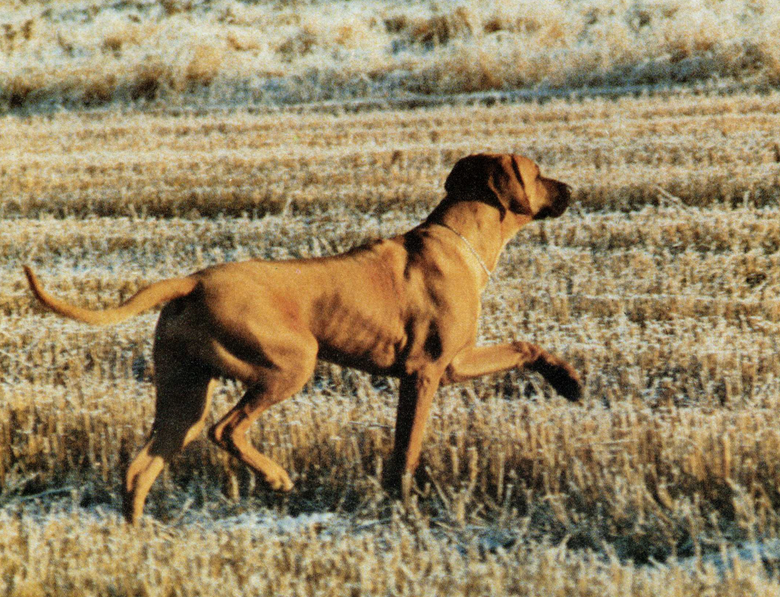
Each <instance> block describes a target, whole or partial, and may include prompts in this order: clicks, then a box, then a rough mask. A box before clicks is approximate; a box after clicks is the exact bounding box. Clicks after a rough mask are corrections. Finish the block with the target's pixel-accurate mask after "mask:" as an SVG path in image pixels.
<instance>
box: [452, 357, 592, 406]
mask: <svg viewBox="0 0 780 597" xmlns="http://www.w3.org/2000/svg"><path fill="white" fill-rule="evenodd" d="M515 367H521V368H525V369H529V370H531V371H536V372H537V373H540V374H541V375H542V377H544V378H545V379H546V380H547V382H548V383H549V384H550V385H551V386H552V387H553V388H555V391H556V392H558V393H559V394H560V395H561V396H563V397H564V398H566V399H567V400H571V401H572V402H576V401H578V400H579V399H580V398H581V397H582V384H581V383H580V378H579V376H578V375H577V373H576V371H574V368H573V367H572V366H571V365H569V363H567V362H566V361H564V360H562V359H559V358H558V357H556V356H554V355H551V354H550V353H549V352H547V351H546V350H544V349H542V348H540V347H539V346H537V345H536V344H531V343H529V342H510V343H508V344H495V345H493V346H470V347H468V348H466V349H464V350H462V351H461V352H459V353H458V354H457V355H456V356H455V358H454V359H453V360H452V362H451V363H450V365H449V366H448V367H447V369H446V370H445V371H444V375H443V376H442V378H441V383H442V385H444V384H450V383H457V382H461V381H466V380H468V379H474V378H475V377H480V376H482V375H488V374H490V373H499V372H500V371H506V370H507V369H512V368H515Z"/></svg>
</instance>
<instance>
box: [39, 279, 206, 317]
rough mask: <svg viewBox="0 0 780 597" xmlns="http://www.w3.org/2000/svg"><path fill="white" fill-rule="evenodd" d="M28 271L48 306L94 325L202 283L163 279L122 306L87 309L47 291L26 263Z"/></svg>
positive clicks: (155, 302)
mask: <svg viewBox="0 0 780 597" xmlns="http://www.w3.org/2000/svg"><path fill="white" fill-rule="evenodd" d="M24 273H25V274H26V275H27V281H28V282H29V283H30V289H31V290H32V292H33V294H34V295H35V298H37V299H38V300H39V301H41V302H42V303H43V304H44V305H45V306H46V307H48V308H49V309H51V310H52V311H54V312H55V313H57V314H59V315H62V316H63V317H67V318H69V319H75V320H76V321H83V322H84V323H91V324H93V325H108V324H112V323H119V322H120V321H124V320H125V319H128V318H130V317H133V316H134V315H138V314H139V313H141V312H143V311H146V310H147V309H151V308H152V307H156V306H157V305H160V304H162V303H166V302H168V301H171V300H173V299H176V298H180V297H182V296H186V295H188V294H189V293H190V292H192V291H193V290H194V289H195V286H197V284H198V279H197V278H196V277H194V276H190V277H186V278H171V279H169V280H161V281H160V282H155V283H154V284H151V285H150V286H147V287H146V288H142V289H141V290H139V291H138V292H137V293H135V294H134V295H133V296H131V297H130V298H129V299H127V300H126V301H125V302H124V303H122V304H121V305H119V306H118V307H114V308H112V309H102V310H100V309H84V308H83V307H77V306H75V305H71V304H69V303H66V302H65V301H63V300H61V299H58V298H55V297H53V296H52V295H50V294H49V293H48V292H46V291H45V290H44V289H43V286H42V285H41V283H40V281H39V280H38V276H36V275H35V273H34V272H33V271H32V270H31V269H30V268H29V267H27V266H26V265H25V266H24Z"/></svg>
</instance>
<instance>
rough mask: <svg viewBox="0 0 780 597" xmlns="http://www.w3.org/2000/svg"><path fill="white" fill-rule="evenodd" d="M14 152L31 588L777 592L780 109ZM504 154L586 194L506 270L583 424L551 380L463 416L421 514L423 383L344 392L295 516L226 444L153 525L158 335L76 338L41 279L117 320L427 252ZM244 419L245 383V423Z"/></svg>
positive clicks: (24, 134) (373, 121)
mask: <svg viewBox="0 0 780 597" xmlns="http://www.w3.org/2000/svg"><path fill="white" fill-rule="evenodd" d="M0 129H1V130H2V131H3V135H2V136H0V216H2V218H3V221H2V225H0V247H1V248H0V256H2V258H1V259H0V271H1V272H2V276H1V277H0V318H2V326H0V371H3V379H2V380H1V383H0V525H2V528H3V533H0V571H2V574H0V579H2V580H0V583H1V584H0V593H1V594H7V595H23V594H57V595H68V594H73V595H76V594H78V595H84V594H118V595H130V594H132V595H135V594H154V595H157V594H171V593H175V594H200V595H203V594H215V595H216V594H220V595H223V594H238V593H239V592H242V593H244V592H247V591H249V592H251V593H256V594H265V593H267V592H271V591H272V590H273V591H274V592H277V593H279V594H284V595H309V594H322V595H329V594H332V595H343V594H350V593H351V594H354V595H362V594H378V595H390V594H399V595H417V594H420V595H422V594H436V593H437V592H438V593H440V594H448V595H460V594H463V595H466V594H469V595H474V594H485V595H487V594H500V593H502V592H503V593H506V594H520V595H523V594H528V595H533V594H544V595H605V594H609V595H629V594H630V595H653V596H654V597H655V596H662V595H691V594H710V595H729V596H731V595H756V594H771V593H774V592H777V591H778V588H779V587H778V576H777V567H778V562H779V561H780V549H778V547H777V538H778V532H779V531H780V517H779V516H778V514H780V490H779V489H778V488H780V424H778V418H777V413H778V407H779V406H780V404H778V402H780V358H778V349H777V342H778V338H780V333H779V332H780V330H779V328H780V263H778V261H780V184H779V183H780V180H778V179H779V178H780V149H778V144H777V143H778V141H777V137H776V133H775V131H777V130H780V95H779V94H777V93H767V94H764V95H756V94H737V95H732V96H725V97H723V96H706V95H704V96H701V95H695V94H686V93H681V94H678V95H674V96H665V97H660V98H658V97H642V98H625V99H620V100H617V101H607V100H596V99H594V100H589V101H582V102H569V101H563V100H557V101H550V102H546V103H541V104H540V103H527V104H516V105H501V106H493V107H452V106H449V107H446V106H444V107H438V108H431V109H426V110H412V111H391V110H383V111H369V112H364V113H358V114H350V113H339V112H338V111H337V112H329V113H322V112H317V111H311V110H302V109H295V110H293V109H290V110H282V109H278V110H256V109H252V110H245V109H240V108H235V109H230V110H221V111H220V110H204V111H192V110H180V109H175V110H174V109H170V110H167V109H166V110H155V111H148V110H147V111H144V110H136V109H127V110H118V109H111V110H106V111H101V112H64V113H61V114H53V115H47V116H30V117H27V118H24V119H21V118H16V117H5V118H3V119H2V120H1V121H0ZM21 138H24V139H25V145H24V147H22V146H21V145H20V144H19V141H18V140H19V139H21ZM481 150H491V151H516V152H520V153H524V154H526V155H528V156H530V157H532V158H533V159H535V160H537V161H538V162H539V163H540V164H541V165H542V168H543V172H545V173H546V174H548V175H550V176H553V177H556V178H559V179H561V180H564V181H567V182H569V183H571V184H572V185H573V186H574V187H575V189H576V191H575V203H576V205H575V207H574V208H572V209H571V210H569V211H568V212H567V213H566V214H565V215H564V216H563V217H561V218H560V219H558V220H549V221H544V222H538V223H533V224H531V225H530V226H529V227H528V228H526V229H525V230H524V231H522V232H521V233H520V235H519V236H518V238H517V239H516V240H515V241H513V242H512V243H511V244H510V245H509V246H508V247H507V250H506V252H505V254H504V256H503V258H502V261H501V264H500V267H499V269H498V270H497V271H496V273H495V275H494V278H493V280H492V281H491V283H490V285H489V286H488V288H487V290H486V292H485V294H484V311H483V317H482V327H481V336H482V340H483V341H484V342H494V341H500V340H508V339H512V338H518V339H520V338H525V339H529V340H532V341H534V342H538V343H539V344H541V345H542V346H545V347H547V348H549V349H551V350H553V351H555V352H557V353H558V354H560V355H562V356H564V357H565V358H567V359H568V360H570V361H571V362H572V363H573V364H574V366H575V367H576V368H577V369H578V370H579V371H580V372H581V374H582V375H583V376H584V378H585V385H586V399H585V401H584V404H583V405H582V406H572V405H570V404H568V403H566V402H565V401H563V400H562V399H560V398H558V397H556V396H553V395H552V392H551V390H550V389H549V388H548V387H547V386H545V385H544V383H543V382H542V381H541V379H540V378H537V377H535V376H533V375H524V374H519V373H510V374H507V375H503V376H498V377H496V378H486V379H484V380H479V381H477V382H473V383H468V384H464V385H461V386H455V387H451V388H447V389H443V390H440V391H439V394H438V397H437V400H436V402H435V403H434V409H433V413H432V418H431V422H430V426H429V432H428V438H427V442H426V444H425V447H424V452H423V466H424V467H425V469H426V471H427V479H428V480H427V482H426V483H424V484H422V485H421V486H419V487H417V488H416V489H415V490H414V491H413V492H412V494H411V495H410V496H409V498H408V499H407V500H405V501H404V502H401V503H396V502H393V501H391V500H390V499H389V498H387V496H385V495H384V493H383V492H382V491H381V489H380V487H379V483H378V475H379V473H380V472H381V467H382V462H383V460H384V459H385V458H386V457H387V456H388V455H389V452H390V449H391V440H392V423H393V409H394V405H395V395H394V392H395V389H396V384H395V382H393V381H387V380H384V379H380V378H372V377H370V376H367V375H363V374H358V373H354V372H351V371H347V370H341V369H339V368H337V367H335V366H329V365H322V366H320V367H319V368H318V370H317V372H316V374H315V376H314V378H313V379H312V381H311V382H310V383H309V384H308V385H307V386H306V388H305V389H304V390H303V391H302V392H301V393H300V394H298V395H297V396H295V397H294V398H292V399H290V400H289V401H287V402H286V403H283V404H281V405H279V406H277V407H275V408H274V409H272V410H271V411H269V412H268V413H267V414H266V415H264V416H263V418H262V419H261V421H260V422H259V423H258V424H257V425H256V428H255V429H254V430H253V440H254V441H255V442H256V443H257V444H258V445H260V446H262V449H263V450H264V451H266V452H268V453H269V455H270V456H271V457H273V458H275V459H277V460H278V461H279V462H280V463H282V464H283V465H284V466H285V467H286V468H287V469H288V470H289V471H290V472H291V474H292V475H293V477H294V481H295V482H296V489H295V490H294V491H293V492H292V493H291V494H289V495H287V496H278V495H275V494H271V493H269V492H267V491H266V490H265V489H264V488H263V487H261V486H260V484H259V483H257V484H256V483H255V479H254V478H253V476H252V475H250V474H249V473H248V472H247V471H246V470H245V469H243V468H242V467H241V466H239V465H238V464H236V463H235V462H233V461H231V460H229V459H228V458H227V457H226V456H224V455H223V454H221V453H218V452H217V450H216V449H215V448H213V447H212V446H211V445H210V444H209V443H208V442H207V441H206V440H205V438H204V439H203V440H201V441H197V442H196V443H194V444H193V445H192V446H191V447H190V448H188V449H187V451H186V452H185V453H184V454H183V455H182V456H181V457H180V458H179V459H178V460H177V461H176V462H175V463H174V465H173V466H172V467H171V468H170V470H168V471H167V472H166V473H165V475H164V476H163V477H162V478H161V479H160V480H159V481H158V483H157V484H156V485H155V487H154V488H153V490H152V493H151V495H150V500H149V503H148V506H147V520H146V522H145V524H144V525H143V526H142V528H141V529H140V530H139V531H132V530H130V529H127V528H125V527H124V526H123V525H122V524H121V523H120V522H119V515H118V512H119V500H118V493H119V492H118V489H119V486H120V483H121V471H122V468H123V467H124V466H125V465H126V463H127V461H128V459H129V458H131V457H132V456H133V455H134V453H135V452H136V451H137V450H138V449H139V448H140V446H141V444H142V442H143V439H144V436H145V435H146V433H147V432H148V430H149V425H150V423H151V418H152V414H153V396H152V385H151V375H152V371H151V365H150V352H151V340H152V330H153V325H154V320H155V314H147V315H143V316H141V317H138V318H137V319H134V320H132V321H131V322H128V323H126V324H122V325H120V326H117V327H115V328H109V329H97V328H89V327H86V326H84V325H81V324H77V323H73V322H68V321H63V320H61V319H58V318H57V317H55V316H53V315H50V314H48V313H44V312H42V311H41V310H40V309H39V308H38V307H37V306H36V305H35V304H34V303H33V301H32V299H31V296H30V294H29V292H28V290H27V289H26V285H25V283H24V279H23V275H22V272H21V265H22V263H28V264H31V265H33V266H34V267H35V268H36V270H37V271H39V273H40V275H41V278H42V280H43V281H44V282H45V283H46V284H47V286H48V287H49V288H50V289H51V290H52V291H54V292H56V293H57V294H59V295H61V296H63V297H65V298H67V299H69V300H71V301H73V302H78V303H80V304H83V305H90V306H98V305H109V304H114V303H115V302H116V301H118V300H120V299H121V298H123V297H127V296H129V295H130V294H131V293H133V292H134V291H135V290H137V289H138V288H139V287H141V286H142V285H144V284H147V283H149V282H151V281H153V280H157V279H159V278H161V277H166V276H173V275H179V274H182V273H185V272H189V271H192V270H194V269H197V268H201V267H204V266H206V265H210V264H213V263H219V262H222V261H226V260H236V259H247V258H254V257H262V258H288V257H302V256H315V255H325V254H332V253H335V252H339V251H343V250H346V249H348V248H350V247H352V246H355V245H357V244H360V243H362V242H364V241H366V240H369V239H372V238H375V237H377V236H388V235H392V234H395V233H398V232H402V231H405V230H406V229H408V228H410V227H412V226H414V225H415V224H416V223H417V222H419V220H420V219H421V218H423V217H424V216H425V215H426V214H427V212H428V211H429V210H430V209H431V208H432V206H433V205H435V203H436V202H437V201H438V200H439V199H440V198H441V197H442V195H443V181H444V177H445V176H446V174H447V172H448V171H449V169H450V168H451V166H452V164H453V163H454V162H455V161H456V160H457V159H458V158H459V157H461V156H463V155H465V154H468V153H473V152H477V151H481ZM240 393H241V388H239V387H238V386H237V385H236V384H233V383H230V382H228V383H225V384H223V385H222V387H221V389H220V390H219V392H218V393H217V396H216V397H215V404H214V407H213V409H212V410H213V417H216V416H218V415H219V414H221V413H223V412H224V411H225V410H226V409H227V408H228V405H229V404H230V403H232V402H233V401H235V400H236V399H237V398H238V396H239V395H240ZM740 550H741V551H740ZM85 562H88V564H85Z"/></svg>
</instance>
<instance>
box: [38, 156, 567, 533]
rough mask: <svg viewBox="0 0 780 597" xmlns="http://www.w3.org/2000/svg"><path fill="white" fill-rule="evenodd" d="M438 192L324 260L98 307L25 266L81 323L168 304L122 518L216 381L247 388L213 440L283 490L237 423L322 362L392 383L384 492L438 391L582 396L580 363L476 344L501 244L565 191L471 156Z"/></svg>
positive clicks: (562, 206) (213, 276) (496, 159)
mask: <svg viewBox="0 0 780 597" xmlns="http://www.w3.org/2000/svg"><path fill="white" fill-rule="evenodd" d="M444 189H445V197H444V199H443V200H442V201H441V203H439V205H438V206H437V207H436V208H435V209H434V210H433V212H432V213H431V214H430V215H429V216H428V218H427V219H426V220H425V221H424V222H423V223H422V224H420V225H419V226H417V227H416V228H414V229H413V230H411V231H410V232H407V233H406V234H403V235H400V236H396V237H394V238H388V239H383V240H377V241H375V242H371V243H368V244H366V245H363V246H360V247H357V248H354V249H352V250H350V251H348V252H346V253H343V254H340V255H335V256H330V257H321V258H313V259H293V260H286V261H263V260H251V261H243V262H235V263H225V264H222V265H217V266H214V267H209V268H207V269H204V270H201V271H198V272H196V273H194V274H191V275H189V276H185V277H181V278H172V279H168V280H163V281H159V282H156V283H153V284H151V285H150V286H147V287H145V288H143V289H142V290H140V291H139V292H138V293H136V294H135V295H134V296H132V297H131V298H130V299H129V300H127V301H126V302H124V303H123V304H121V305H119V306H118V307H115V308H109V309H105V310H90V309H84V308H81V307H78V306H74V305H71V304H68V303H66V302H65V301H62V300H60V299H57V298H55V297H53V296H51V295H50V294H48V293H47V292H46V291H45V290H44V289H43V287H42V286H41V283H40V282H39V281H38V279H37V277H36V275H35V274H34V273H33V271H32V270H31V269H30V268H29V267H27V266H25V267H24V270H25V274H26V276H27V280H28V282H29V285H30V288H31V290H32V292H33V294H34V295H35V296H36V297H37V299H38V300H39V301H40V302H41V303H43V305H45V306H46V307H47V308H48V309H50V310H52V311H54V312H55V313H57V314H59V315H61V316H64V317H67V318H70V319H74V320H77V321H82V322H85V323H90V324H97V325H102V324H114V323H118V322H121V321H123V320H125V319H127V318H129V317H132V316H134V315H137V314H139V313H141V312H142V311H145V310H147V309H150V308H152V307H155V306H158V305H161V304H164V306H163V308H162V311H161V313H160V317H159V319H158V322H157V326H156V329H155V335H154V349H153V359H154V378H155V379H154V383H155V390H156V413H155V418H154V423H153V426H152V431H151V434H150V436H149V439H148V441H147V443H146V444H145V446H144V447H143V449H142V450H141V451H140V453H139V454H138V455H137V456H136V458H135V459H134V460H133V461H132V462H131V464H130V466H129V467H128V469H127V473H126V476H125V481H124V487H123V511H124V516H125V518H126V520H127V521H128V522H129V523H131V524H135V523H137V522H138V520H139V518H140V517H141V515H142V513H143V507H144V502H145V500H146V497H147V494H148V493H149V490H150V488H151V486H152V484H153V483H154V480H155V479H156V478H157V476H158V475H159V474H160V472H161V471H162V470H163V467H164V465H165V463H167V462H169V461H170V460H171V458H172V457H173V456H174V455H175V454H176V453H178V452H179V451H180V450H182V449H183V448H184V447H185V446H186V445H187V444H189V443H190V442H191V441H192V440H193V439H195V438H196V437H197V436H198V435H199V434H200V433H201V431H202V430H203V429H204V427H205V421H206V415H207V412H208V409H209V405H210V402H211V391H212V388H213V386H214V383H215V381H216V379H218V378H220V377H228V378H233V379H238V380H240V381H242V382H243V383H244V384H245V385H246V387H247V389H246V393H245V394H244V395H243V397H242V398H241V400H240V401H239V402H238V403H237V404H236V405H235V406H234V407H233V408H232V409H231V410H230V411H229V412H228V413H227V414H226V415H225V416H224V417H222V419H221V420H219V421H218V422H217V423H216V424H215V425H214V426H212V427H211V428H210V429H209V432H208V436H209V438H210V439H211V440H212V441H213V442H214V443H215V444H216V445H217V446H219V447H220V448H222V449H224V450H226V451H227V452H229V453H230V454H232V455H234V456H235V457H237V458H238V459H240V460H241V461H242V462H244V463H245V464H246V465H248V466H249V467H250V468H251V469H253V470H254V471H255V472H257V473H258V474H259V475H260V476H261V478H262V479H263V480H264V481H265V482H266V483H267V484H268V485H269V486H270V487H271V488H273V489H275V490H280V491H289V490H291V489H292V487H293V484H292V481H291V480H290V477H289V475H288V474H287V472H286V471H285V470H284V469H283V468H282V467H281V466H279V465H278V464H277V463H275V462H274V461H273V460H271V459H270V458H268V457H266V456H264V455H263V454H261V453H260V452H259V451H258V450H257V449H256V448H255V447H254V446H252V445H251V444H250V443H249V441H248V440H247V437H246V435H247V430H248V429H249V427H250V425H252V423H253V422H254V421H256V420H257V419H258V417H259V416H260V415H261V414H262V413H263V412H264V411H265V410H266V409H267V408H269V407H271V406H273V405H274V404H276V403H277V402H280V401H282V400H284V399H285V398H288V397H290V396H291V395H293V394H295V393H296V392H298V391H299V390H301V389H302V388H303V386H304V384H305V383H306V381H307V380H308V379H309V378H310V377H311V375H312V373H313V372H314V367H315V362H316V361H317V359H323V360H325V361H329V362H331V363H336V364H338V365H341V366H346V367H354V368H356V369H359V370H362V371H366V372H368V373H371V374H376V375H387V376H393V377H396V378H398V379H399V388H400V389H399V399H398V409H397V415H396V427H395V436H394V447H393V452H392V455H391V457H390V461H389V463H388V464H387V466H386V467H385V469H384V474H383V482H384V484H385V486H386V487H388V488H389V489H392V490H397V489H398V488H399V487H400V486H401V484H402V481H404V480H405V478H408V477H405V476H406V475H411V474H412V473H414V471H415V469H416V467H417V464H418V460H419V456H420V449H421V445H422V439H423V434H424V432H425V425H426V419H427V417H428V412H429V410H430V407H431V402H432V400H433V396H434V393H435V392H436V389H437V388H438V387H439V386H440V385H444V384H451V383H456V382H460V381H464V380H468V379H472V378H475V377H478V376H482V375H485V374H490V373H497V372H500V371H504V370H507V369H511V368H525V369H528V370H531V371H536V372H538V373H540V374H541V375H542V376H543V377H544V378H545V379H546V380H547V382H548V383H550V384H551V385H552V387H553V388H554V389H555V390H556V391H557V392H558V393H559V394H561V395H562V396H563V397H564V398H567V399H568V400H570V401H578V400H580V398H581V394H582V390H581V383H580V380H579V377H578V376H577V373H576V372H575V370H574V369H573V368H572V367H571V365H569V364H568V363H566V362H565V361H563V360H561V359H559V358H558V357H556V356H553V355H551V354H550V353H548V352H546V351H545V350H543V349H542V348H540V347H538V346H536V345H534V344H530V343H527V342H519V341H518V342H512V343H506V344H497V345H488V346H476V344H475V342H476V337H477V321H478V318H479V315H480V293H481V292H482V290H483V289H484V288H485V286H486V284H487V283H488V280H489V278H490V275H491V273H492V272H493V270H494V269H495V268H496V264H497V262H498V258H499V255H500V253H501V251H502V250H503V248H504V247H505V246H506V244H507V243H508V242H509V241H510V239H511V238H512V237H513V236H514V235H515V234H516V233H517V231H518V230H520V229H521V228H522V227H523V226H525V225H526V224H528V223H529V222H531V221H533V220H540V219H543V218H554V217H558V216H560V215H561V214H562V213H563V212H564V211H565V210H566V208H567V206H568V205H569V202H570V198H571V189H570V187H569V186H568V185H566V184H564V183H562V182H559V181H557V180H553V179H550V178H544V177H542V176H541V174H540V170H539V167H538V166H537V165H536V164H535V163H534V162H533V161H531V160H530V159H528V158H526V157H522V156H519V155H507V154H477V155H471V156H468V157H465V158H463V159H461V160H459V161H458V162H457V163H456V164H455V166H454V167H453V169H452V171H451V172H450V174H449V176H448V177H447V179H446V182H445V185H444Z"/></svg>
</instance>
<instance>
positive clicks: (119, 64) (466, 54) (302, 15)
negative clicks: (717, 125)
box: [0, 0, 780, 110]
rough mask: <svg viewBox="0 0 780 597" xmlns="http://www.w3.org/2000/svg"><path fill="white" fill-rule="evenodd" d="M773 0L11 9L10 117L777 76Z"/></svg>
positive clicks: (1, 94)
mask: <svg viewBox="0 0 780 597" xmlns="http://www.w3.org/2000/svg"><path fill="white" fill-rule="evenodd" d="M775 8H776V7H775V5H774V4H773V3H772V2H768V1H755V0H728V1H726V2H723V1H714V0H713V1H709V0H708V1H705V2H700V3H697V4H695V5H691V4H690V3H689V2H684V1H681V0H665V1H664V2H644V1H641V2H616V1H614V0H613V1H609V0H587V1H580V0H576V1H575V0H555V1H552V0H551V1H548V2H545V3H543V4H538V3H534V2H530V1H529V0H502V1H501V2H493V1H490V2H489V1H487V0H466V1H463V2H458V3H439V2H432V1H409V2H403V3H397V2H388V1H387V0H383V1H379V2H377V1H370V2H369V1H364V0H352V1H351V2H348V3H338V4H334V3H333V2H330V1H325V0H322V1H314V2H306V3H301V2H294V3H287V2H280V1H278V0H261V1H258V2H251V3H248V2H242V1H240V0H137V1H133V2H107V1H106V0H76V1H73V0H56V1H54V2H48V1H47V2H43V1H39V0H35V1H31V2H21V1H20V0H11V1H9V2H5V3H4V4H3V6H2V7H0V110H9V109H10V110H38V109H52V108H56V107H57V106H60V105H62V104H65V105H68V106H76V105H78V106H81V105H88V106H94V105H100V104H105V103H109V102H119V103H126V102H146V101H155V100H165V101H167V102H182V101H184V102H189V101H190V100H193V99H194V100H195V101H197V102H199V103H202V102H204V101H205V102H212V103H218V104H224V103H239V104H245V103H247V102H250V103H260V104H269V103H271V104H279V103H282V104H287V103H299V102H307V101H321V100H327V99H345V98H353V97H366V96H370V97H379V98H382V97H386V96H388V94H392V95H393V96H395V97H398V95H399V94H419V93H422V94H449V93H464V92H474V91H493V90H498V91H506V90H517V89H526V90H528V89H547V90H549V89H561V88H563V89H569V88H572V87H584V86H601V85H608V86H612V85H648V86H655V85H662V86H665V85H676V84H680V83H691V82H705V83H710V82H716V83H717V82H720V83H722V82H724V81H727V82H731V83H734V84H737V85H748V86H766V85H770V86H772V85H777V84H778V83H779V82H780V42H778V39H780V18H778V16H777V15H776V14H775V12H776V11H775Z"/></svg>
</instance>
